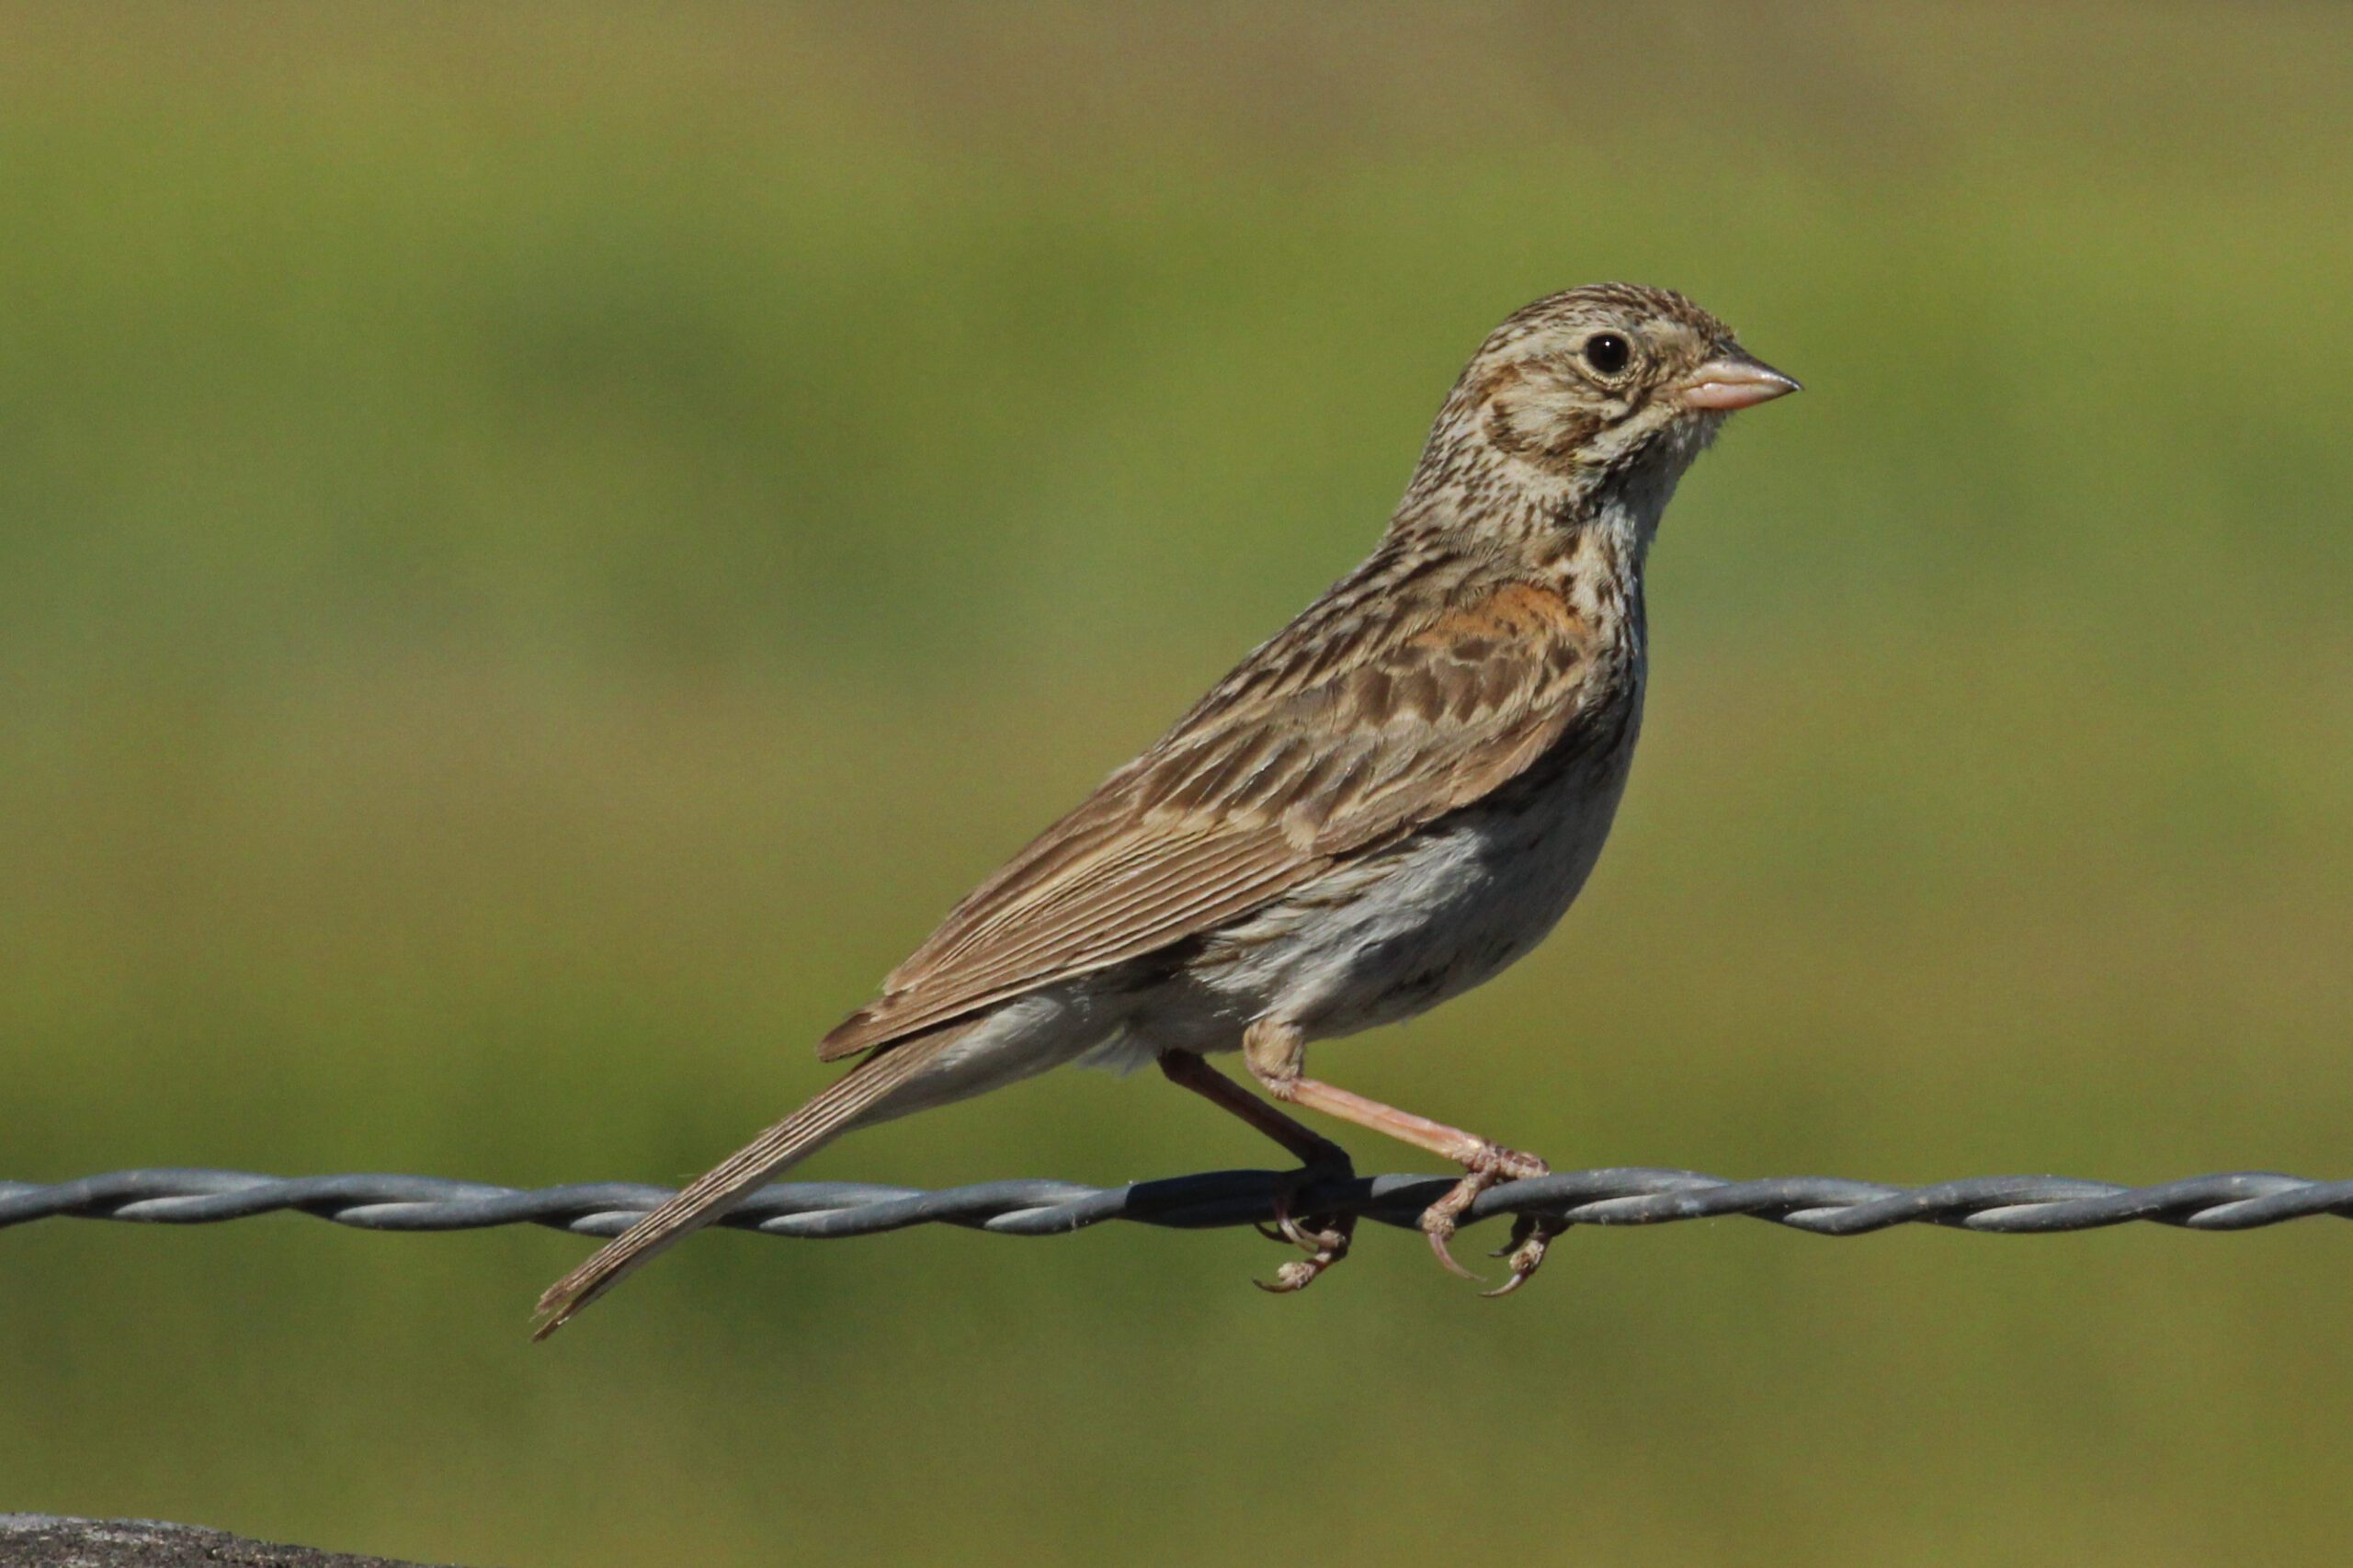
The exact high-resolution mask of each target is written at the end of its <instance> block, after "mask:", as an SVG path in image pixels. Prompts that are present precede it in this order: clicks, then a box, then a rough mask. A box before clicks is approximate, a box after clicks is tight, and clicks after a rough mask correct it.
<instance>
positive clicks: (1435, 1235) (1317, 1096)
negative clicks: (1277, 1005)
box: [1242, 1019, 1552, 1296]
mask: <svg viewBox="0 0 2353 1568" xmlns="http://www.w3.org/2000/svg"><path fill="white" fill-rule="evenodd" d="M1306 1056H1307V1045H1306V1041H1304V1040H1302V1039H1301V1038H1300V1034H1299V1031H1298V1030H1297V1029H1295V1028H1290V1026H1288V1025H1284V1024H1279V1023H1276V1022H1275V1021H1273V1020H1272V1019H1260V1020H1259V1021H1258V1022H1257V1023H1256V1024H1253V1025H1252V1026H1251V1027H1250V1032H1249V1033H1248V1034H1246V1035H1245V1036H1244V1037H1243V1048H1242V1057H1243V1060H1244V1061H1245V1062H1247V1063H1248V1064H1249V1067H1250V1072H1251V1074H1252V1075H1253V1076H1255V1077H1256V1079H1257V1080H1258V1082H1259V1083H1261V1084H1263V1085H1266V1089H1267V1093H1268V1094H1270V1095H1272V1096H1275V1098H1277V1099H1279V1100H1283V1101H1286V1102H1288V1103H1290V1104H1291V1105H1300V1106H1305V1107H1307V1108H1309V1109H1311V1110H1320V1111H1322V1112H1324V1114H1325V1115H1327V1116H1336V1117H1338V1118H1340V1119H1342V1120H1344V1121H1353V1122H1355V1123H1356V1124H1357V1125H1358V1126H1359V1127H1369V1128H1370V1129H1372V1130H1373V1131H1376V1132H1385V1133H1387V1134H1388V1135H1389V1136H1390V1137H1392V1138H1395V1139H1397V1140H1399V1141H1401V1142H1406V1143H1411V1144H1413V1145H1414V1146H1415V1148H1417V1149H1427V1150H1428V1151H1429V1152H1430V1153H1433V1154H1436V1155H1438V1156H1439V1157H1440V1158H1442V1159H1448V1160H1451V1161H1453V1162H1454V1163H1455V1164H1457V1165H1461V1167H1462V1169H1463V1176H1462V1179H1461V1181H1458V1182H1456V1183H1455V1184H1454V1187H1453V1189H1452V1190H1451V1191H1449V1192H1448V1193H1447V1195H1446V1196H1445V1197H1443V1198H1441V1199H1438V1201H1437V1202H1436V1203H1433V1204H1431V1205H1430V1206H1429V1207H1428V1208H1427V1209H1426V1210H1423V1211H1422V1221H1421V1223H1422V1231H1423V1233H1425V1234H1427V1236H1428V1237H1429V1239H1430V1249H1431V1250H1432V1251H1433V1252H1435V1253H1437V1254H1438V1261H1439V1262H1440V1263H1442V1264H1444V1265H1445V1266H1446V1267H1448V1268H1449V1269H1451V1270H1453V1271H1454V1272H1455V1273H1457V1274H1460V1275H1461V1276H1462V1277H1463V1278H1466V1279H1475V1278H1478V1276H1477V1275H1474V1274H1472V1272H1471V1271H1470V1270H1469V1269H1467V1268H1464V1267H1462V1266H1461V1264H1459V1263H1457V1262H1455V1261H1454V1255H1453V1254H1452V1253H1451V1252H1449V1251H1448V1250H1447V1245H1446V1244H1447V1240H1448V1238H1449V1237H1450V1236H1452V1235H1453V1234H1454V1229H1455V1225H1456V1223H1457V1222H1458V1221H1461V1218H1462V1213H1463V1210H1467V1209H1469V1208H1470V1207H1471V1205H1472V1203H1473V1202H1474V1201H1476V1200H1477V1199H1478V1197H1479V1195H1480V1194H1481V1193H1483V1192H1484V1191H1486V1190H1487V1188H1489V1187H1493V1186H1495V1184H1496V1183H1498V1182H1504V1181H1520V1180H1524V1179H1526V1178H1527V1177H1529V1176H1542V1175H1544V1174H1545V1173H1546V1172H1548V1171H1549V1170H1551V1169H1552V1167H1551V1166H1549V1165H1546V1164H1545V1163H1544V1162H1543V1161H1542V1160H1540V1159H1538V1158H1537V1157H1536V1156H1535V1155H1533V1154H1523V1153H1520V1152H1519V1151H1518V1150H1517V1149H1506V1148H1505V1147H1504V1146H1503V1145H1501V1144H1500V1143H1491V1142H1488V1141H1487V1140H1486V1139H1484V1138H1481V1137H1478V1136H1477V1135H1475V1134H1473V1133H1469V1132H1465V1131H1462V1130H1461V1128H1459V1127H1449V1126H1448V1125H1447V1124H1446V1123H1444V1122H1442V1121H1432V1120H1431V1119H1429V1118H1427V1117H1424V1116H1415V1115H1414V1114H1413V1113H1412V1112H1411V1111H1404V1110H1399V1109H1398V1108H1396V1107H1394V1106H1387V1105H1383V1104H1381V1102H1380V1101H1379V1100H1373V1099H1367V1098H1366V1097H1365V1096H1362V1095H1359V1094H1354V1093H1351V1092H1350V1091H1348V1090H1347V1089H1343V1088H1341V1087H1339V1086H1338V1085H1334V1084H1326V1083H1324V1082H1322V1081H1320V1080H1318V1079H1314V1078H1309V1077H1303V1076H1302V1075H1301V1074H1300V1067H1301V1065H1302V1062H1304V1061H1305V1060H1306ZM1551 1240H1552V1236H1551V1233H1550V1232H1549V1231H1547V1230H1546V1228H1545V1227H1544V1226H1543V1225H1542V1224H1541V1223H1540V1222H1533V1221H1531V1222H1526V1223H1523V1224H1520V1225H1518V1226H1516V1227H1515V1228H1514V1230H1513V1232H1512V1250H1511V1261H1512V1275H1511V1278H1510V1279H1508V1280H1507V1281H1506V1282H1505V1283H1504V1285H1503V1286H1502V1287H1501V1288H1500V1289H1498V1290H1492V1291H1490V1292H1488V1293H1489V1294H1490V1295H1495V1296H1502V1295H1507V1294H1509V1293H1510V1292H1511V1291H1513V1290H1518V1288H1519V1287H1520V1285H1521V1284H1522V1283H1523V1282H1524V1281H1525V1280H1526V1279H1527V1278H1528V1277H1529V1275H1531V1274H1533V1273H1535V1272H1536V1269H1537V1267H1538V1266H1539V1265H1540V1264H1541V1263H1542V1262H1543V1261H1544V1248H1545V1244H1547V1243H1548V1242H1550V1241H1551Z"/></svg>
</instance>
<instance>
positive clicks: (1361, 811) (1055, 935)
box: [817, 557, 1589, 1061]
mask: <svg viewBox="0 0 2353 1568" xmlns="http://www.w3.org/2000/svg"><path fill="white" fill-rule="evenodd" d="M1401 597H1402V598H1403V599H1404V603H1405V604H1406V605H1407V606H1408V607H1409V608H1406V609H1405V610H1404V611H1403V612H1402V613H1400V612H1399V611H1398V610H1397V609H1396V608H1395V607H1396V606H1397V605H1398V603H1399V601H1400V599H1401ZM1383 604H1385V605H1386V606H1387V607H1389V608H1388V609H1387V611H1386V612H1385V613H1384V612H1382V611H1381V610H1380V609H1378V608H1376V607H1377V606H1379V605H1383ZM1586 641H1587V639H1586V633H1585V628H1584V625H1583V623H1582V622H1581V621H1580V620H1579V619H1578V618H1577V617H1576V615H1575V614H1574V612H1573V611H1572V610H1571V609H1570V608H1568V606H1567V605H1566V604H1565V603H1564V602H1563V600H1562V598H1561V597H1560V596H1559V595H1558V594H1557V593H1556V592H1554V591H1553V590H1552V589H1551V588H1549V587H1545V586H1541V585H1537V584H1534V583H1529V582H1526V581H1520V580H1499V579H1496V578H1494V577H1489V578H1485V579H1483V580H1459V581H1454V582H1444V583H1441V582H1435V581H1432V580H1431V574H1430V572H1429V571H1428V569H1427V562H1412V561H1391V562H1383V561H1382V560H1381V558H1379V557H1376V558H1375V560H1374V561H1373V562H1370V563H1368V565H1367V566H1366V568H1365V569H1364V570H1362V571H1360V572H1358V574H1356V575H1355V576H1352V577H1351V578H1349V579H1347V581H1344V582H1343V583H1341V584H1340V585H1338V586H1336V588H1334V590H1333V591H1332V592H1331V593H1330V594H1328V595H1326V596H1325V597H1324V599H1323V600H1321V601H1319V602H1318V603H1317V604H1316V605H1315V606H1314V607H1313V608H1311V609H1310V610H1309V611H1308V612H1307V613H1306V614H1305V615H1302V617H1301V618H1300V619H1298V620H1296V621H1294V622H1293V623H1292V624H1291V625H1290V627H1289V628H1287V629H1286V630H1285V631H1284V632H1283V633H1282V634H1281V635H1280V636H1279V637H1277V638H1276V639H1275V640H1274V641H1273V642H1269V643H1267V645H1266V646H1265V647H1263V648H1261V649H1259V650H1258V651H1257V652H1256V653H1254V654H1252V655H1251V657H1250V658H1249V659H1248V660H1246V661H1245V662H1244V664H1243V665H1242V666H1241V667H1240V668H1238V669H1237V670H1235V671H1234V672H1233V674H1232V675H1231V676H1227V677H1226V679H1225V680H1224V681H1223V682H1222V683H1220V685H1219V686H1218V687H1217V688H1216V689H1215V690H1214V691H1212V692H1211V694H1210V695H1209V697H1207V698H1205V699H1203V700H1202V702H1201V703H1200V705H1199V706H1198V707H1196V708H1195V709H1194V710H1193V711H1192V712H1190V713H1188V714H1187V715H1186V716H1185V718H1184V719H1183V720H1181V721H1180V722H1178V723H1177V725H1176V728H1175V729H1173V730H1171V731H1170V732H1169V733H1168V734H1167V735H1165V737H1163V738H1162V739H1161V741H1160V742H1159V743H1158V744H1156V745H1154V747H1153V748H1152V750H1151V751H1149V752H1147V753H1145V754H1144V755H1143V756H1142V757H1140V758H1138V759H1137V760H1136V761H1134V762H1132V763H1131V764H1129V765H1128V766H1127V767H1124V768H1121V769H1120V771H1119V772H1118V773H1115V774H1113V775H1112V776H1111V777H1110V778H1108V779H1106V780H1105V781H1104V782H1103V784H1102V786H1101V787H1100V788H1099V789H1097V790H1096V791H1095V793H1094V794H1093V795H1091V796H1089V797H1088V798H1087V799H1086V801H1084V802H1082V803H1081V804H1080V805H1079V806H1078V808H1077V809H1076V810H1074V811H1073V812H1071V813H1070V814H1069V815H1068V816H1065V817H1063V819H1062V820H1061V821H1060V822H1058V823H1056V824H1054V825H1053V826H1052V827H1051V828H1048V829H1047V830H1046V832H1045V833H1044V834H1042V835H1040V836H1039V837H1038V839H1037V840H1036V841H1035V842H1033V843H1032V844H1030V845H1029V847H1028V848H1026V849H1024V850H1023V851H1022V852H1021V853H1020V854H1019V855H1017V856H1016V857H1015V858H1013V860H1012V861H1011V862H1009V863H1008V864H1007V865H1006V867H1005V868H1004V869H1002V870H1000V871H999V872H997V874H996V875H995V876H994V877H992V878H990V879H989V880H988V881H986V882H985V883H983V885H982V886H981V887H980V888H979V889H977V890H976V891H974V892H973V893H972V895H971V896H970V897H968V898H967V899H965V900H964V902H963V903H960V904H958V905H957V906H956V908H955V909H954V910H953V911H951V912H950V913H949V916H948V918H947V920H946V921H945V922H943V923H942V924H941V926H940V927H939V929H938V931H936V932H934V933H933V934H932V937H931V938H930V940H928V941H926V943H924V945H923V946H922V947H921V948H920V949H916V951H915V954H914V955H913V956H912V957H910V958H909V959H908V960H906V962H904V963H903V964H901V965H900V966H899V967H898V968H897V969H896V970H894V971H892V974H891V976H890V978H889V979H888V980H886V981H885V982H884V983H883V993H882V995H881V999H880V1000H878V1001H876V1002H875V1003H874V1004H872V1005H871V1006H868V1007H865V1008H862V1009H861V1010H859V1011H858V1012H857V1013H854V1014H852V1015H851V1016H850V1017H849V1018H847V1020H846V1021H844V1022H843V1023H842V1025H841V1026H840V1027H839V1028H835V1030H834V1031H833V1032H832V1033H831V1034H829V1035H827V1036H826V1037H825V1039H824V1043H823V1044H822V1045H820V1046H819V1048H818V1052H817V1053H818V1055H819V1056H820V1057H821V1058H823V1059H825V1060H828V1061H830V1060H832V1059H834V1058H835V1057H840V1056H847V1055H848V1054H850V1053H852V1052H854V1051H864V1050H868V1049H870V1048H871V1047H874V1046H877V1045H883V1044H887V1043H889V1042H890V1041H892V1040H898V1039H901V1038H903V1037H904V1036H906V1035H908V1034H911V1033H914V1032H915V1031H917V1030H920V1029H925V1028H931V1027H933V1026H934V1025H937V1024H939V1023H942V1022H944V1021H946V1020H948V1019H950V1018H954V1017H961V1016H962V1015H964V1014H967V1013H971V1012H973V1011H975V1010H977V1009H980V1008H983V1007H988V1006H995V1004H997V1003H999V1002H1002V1001H1005V1000H1007V999H1008V998H1011V997H1014V996H1017V995H1020V994H1022V993H1024V992H1027V991H1032V990H1035V989H1037V988H1038V987H1040V986H1042V985H1049V984H1052V983H1057V982H1059V981H1063V980H1067V979H1070V978H1072V977H1073V976H1075V975H1080V974H1085V973H1087V972H1089V971H1096V970H1100V969H1105V968H1108V967H1109V966H1110V965H1113V964H1116V963H1120V962H1122V961H1124V960H1128V959H1131V958H1137V957H1140V956H1142V955H1143V954H1145V953H1148V952H1151V951H1153V950H1154V949H1159V948H1164V947H1166V946H1168V945H1170V944H1171V943H1174V942H1177V941H1181V940H1183V939H1184V938H1185V937H1191V936H1195V935H1198V934H1199V933H1200V932H1203V931H1207V930H1210V929H1212V928H1214V927H1215V926H1221V925H1223V924H1225V923H1226V922H1228V921H1231V920H1233V919H1235V918H1237V917H1239V916H1241V915H1245V914H1247V913H1249V912H1250V911H1252V910H1254V909H1257V908H1260V907H1262V906H1264V905H1265V904H1267V903H1272V902H1273V901H1274V900H1276V899H1278V898H1279V897H1281V896H1282V895H1283V894H1284V893H1285V892H1289V891H1290V889H1292V888H1294V887H1296V886H1298V885H1299V884H1300V883H1302V882H1304V881H1308V880H1309V879H1311V878H1313V877H1314V876H1316V875H1317V874H1319V873H1320V872H1322V871H1324V870H1326V869H1329V868H1330V867H1331V866H1332V865H1334V864H1335V863H1336V861H1338V860H1341V859H1343V858H1347V857H1348V856H1350V855H1353V854H1357V853H1360V852H1362V851H1364V850H1367V849H1370V848H1374V847H1378V846H1381V845H1382V844H1385V843H1388V842H1391V841H1392V840H1393V839H1394V838H1396V837H1397V836H1398V835H1401V834H1403V833H1406V832H1409V831H1411V830H1412V829H1413V828H1415V827H1416V826H1418V825H1420V824H1423V823H1426V822H1428V821H1430V820H1431V819H1433V818H1435V817H1438V816H1440V815H1443V814H1444V813H1445V812H1449V811H1452V810H1455V809H1456V808H1458V807H1461V806H1463V805H1467V804H1469V803H1470V802H1472V801H1476V800H1478V799H1480V798H1481V797H1482V796H1483V795H1485V794H1487V793H1488V792H1489V791H1491V790H1495V789H1496V788H1497V787H1499V786H1500V785H1502V784H1504V783H1506V781H1508V780H1509V779H1511V778H1513V777H1515V776H1517V775H1518V773H1519V772H1521V771H1522V770H1523V769H1525V768H1526V767H1528V766H1529V764H1530V763H1531V762H1533V761H1534V760H1535V759H1536V758H1537V757H1538V756H1541V755H1542V754H1543V752H1544V751H1545V750H1546V749H1547V748H1548V747H1549V746H1551V745H1552V743H1553V742H1554V741H1555V740H1557V739H1558V738H1559V737H1560V735H1561V733H1562V731H1563V728H1564V727H1565V726H1566V725H1567V723H1568V722H1569V721H1570V720H1571V719H1572V718H1573V717H1574V715H1575V713H1576V712H1577V711H1578V710H1579V708H1580V706H1581V703H1580V698H1581V696H1582V695H1583V693H1584V691H1585V688H1586V684H1587V676H1588V673H1589V672H1588V669H1587V658H1586V654H1587V653H1588V650H1587V647H1586Z"/></svg>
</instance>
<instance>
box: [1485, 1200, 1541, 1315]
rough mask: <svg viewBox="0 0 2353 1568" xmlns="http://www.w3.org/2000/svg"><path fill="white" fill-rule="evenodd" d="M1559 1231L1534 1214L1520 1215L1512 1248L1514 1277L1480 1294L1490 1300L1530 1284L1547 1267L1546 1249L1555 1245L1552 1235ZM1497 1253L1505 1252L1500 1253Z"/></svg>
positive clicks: (1512, 1275)
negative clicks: (1545, 1264) (1533, 1277)
mask: <svg viewBox="0 0 2353 1568" xmlns="http://www.w3.org/2000/svg"><path fill="white" fill-rule="evenodd" d="M1558 1234H1559V1232H1557V1231H1555V1230H1553V1229H1552V1227H1551V1226H1549V1225H1547V1224H1545V1223H1544V1221H1541V1220H1539V1219H1538V1218H1536V1216H1534V1215H1533V1214H1523V1215H1521V1216H1520V1217H1519V1220H1518V1223H1516V1224H1515V1225H1513V1226H1512V1240H1513V1241H1514V1242H1515V1243H1517V1245H1515V1246H1513V1247H1511V1248H1510V1249H1509V1252H1510V1256H1511V1278H1508V1279H1506V1280H1505V1281H1504V1282H1503V1283H1502V1284H1500V1285H1498V1286H1496V1287H1495V1289H1494V1290H1483V1291H1481V1292H1480V1294H1481V1295H1483V1296H1486V1297H1488V1298H1490V1299H1493V1298H1496V1297H1502V1296H1508V1295H1510V1294H1511V1293H1512V1292H1513V1291H1514V1290H1518V1289H1519V1288H1520V1287H1521V1286H1522V1285H1525V1284H1527V1283H1528V1281H1529V1278H1530V1277H1531V1276H1533V1275H1534V1274H1535V1272H1536V1271H1537V1270H1538V1269H1539V1268H1541V1267H1543V1266H1544V1252H1545V1249H1546V1248H1547V1247H1549V1246H1551V1245H1552V1238H1553V1237H1554V1236H1555V1235H1558ZM1496 1256H1503V1255H1502V1254H1500V1253H1498V1254H1497V1255H1496Z"/></svg>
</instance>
